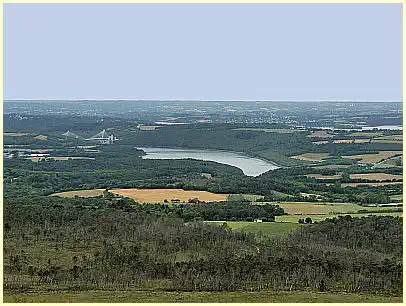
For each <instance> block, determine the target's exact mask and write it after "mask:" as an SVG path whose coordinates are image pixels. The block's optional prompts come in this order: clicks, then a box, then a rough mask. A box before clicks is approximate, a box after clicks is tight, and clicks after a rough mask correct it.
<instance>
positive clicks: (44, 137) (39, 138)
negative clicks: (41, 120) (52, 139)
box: [33, 135, 48, 140]
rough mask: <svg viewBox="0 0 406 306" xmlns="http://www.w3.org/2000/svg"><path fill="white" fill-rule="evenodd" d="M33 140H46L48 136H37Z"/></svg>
mask: <svg viewBox="0 0 406 306" xmlns="http://www.w3.org/2000/svg"><path fill="white" fill-rule="evenodd" d="M33 138H34V139H37V140H48V136H45V135H37V136H34V137H33Z"/></svg>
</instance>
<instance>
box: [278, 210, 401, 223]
mask: <svg viewBox="0 0 406 306" xmlns="http://www.w3.org/2000/svg"><path fill="white" fill-rule="evenodd" d="M370 208H372V207H368V210H369V209H370ZM345 215H350V216H352V217H358V218H361V217H366V216H369V215H373V216H393V217H402V216H403V213H402V212H376V213H362V214H328V215H311V214H307V215H306V214H303V215H284V216H276V217H275V220H276V222H277V223H279V222H291V223H298V222H299V219H306V218H307V217H310V218H311V219H312V220H313V222H314V221H323V220H326V219H327V218H330V219H331V218H334V217H338V216H345Z"/></svg>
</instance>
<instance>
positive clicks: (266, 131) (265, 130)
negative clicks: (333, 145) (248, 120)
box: [233, 128, 307, 134]
mask: <svg viewBox="0 0 406 306" xmlns="http://www.w3.org/2000/svg"><path fill="white" fill-rule="evenodd" d="M233 130H234V131H255V132H265V133H282V134H290V133H298V132H307V130H291V129H261V128H238V129H233Z"/></svg>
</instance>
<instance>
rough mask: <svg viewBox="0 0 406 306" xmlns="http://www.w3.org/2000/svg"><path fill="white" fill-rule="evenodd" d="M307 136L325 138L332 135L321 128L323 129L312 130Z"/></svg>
mask: <svg viewBox="0 0 406 306" xmlns="http://www.w3.org/2000/svg"><path fill="white" fill-rule="evenodd" d="M308 137H312V138H327V137H332V135H330V134H329V133H328V132H327V131H325V130H323V131H314V132H313V133H312V134H311V135H309V136H308Z"/></svg>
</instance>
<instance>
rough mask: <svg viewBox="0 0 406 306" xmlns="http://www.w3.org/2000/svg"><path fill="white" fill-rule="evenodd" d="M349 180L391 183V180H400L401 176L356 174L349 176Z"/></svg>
mask: <svg viewBox="0 0 406 306" xmlns="http://www.w3.org/2000/svg"><path fill="white" fill-rule="evenodd" d="M350 178H352V179H363V180H372V181H391V180H401V179H402V178H403V175H400V174H388V173H356V174H350Z"/></svg>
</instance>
